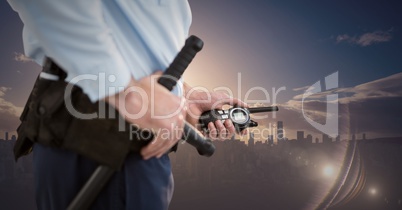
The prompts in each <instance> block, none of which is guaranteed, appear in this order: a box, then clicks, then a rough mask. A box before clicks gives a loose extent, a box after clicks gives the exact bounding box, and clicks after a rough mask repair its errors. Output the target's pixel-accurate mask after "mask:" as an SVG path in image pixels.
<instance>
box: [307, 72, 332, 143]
mask: <svg viewBox="0 0 402 210" xmlns="http://www.w3.org/2000/svg"><path fill="white" fill-rule="evenodd" d="M338 81H339V80H338V72H335V73H333V74H330V75H328V76H326V77H325V83H324V85H325V87H323V88H322V84H321V81H317V82H316V83H314V84H313V85H311V86H310V87H309V88H308V89H307V90H306V91H305V92H304V94H303V98H302V113H303V117H304V118H305V119H306V121H307V122H308V123H310V125H312V126H313V127H314V128H316V129H317V130H319V131H321V132H323V133H324V134H327V135H328V136H331V137H333V138H335V137H336V136H337V135H338V134H339V130H338V112H339V103H338V94H328V95H327V96H326V105H327V106H326V107H327V111H326V113H325V115H326V116H325V123H324V124H321V123H318V122H316V121H314V120H313V119H311V118H310V117H309V116H308V114H307V111H306V110H305V109H304V101H305V99H306V98H308V97H309V96H311V95H313V94H317V93H320V92H324V91H329V90H331V89H334V88H338ZM322 89H324V90H322Z"/></svg>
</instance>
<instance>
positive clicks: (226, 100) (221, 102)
mask: <svg viewBox="0 0 402 210" xmlns="http://www.w3.org/2000/svg"><path fill="white" fill-rule="evenodd" d="M224 105H231V106H240V107H245V108H248V105H247V103H245V102H243V101H241V100H240V99H237V98H232V97H229V96H228V97H227V98H223V99H220V100H218V101H217V102H215V103H214V104H213V109H222V107H223V106H224Z"/></svg>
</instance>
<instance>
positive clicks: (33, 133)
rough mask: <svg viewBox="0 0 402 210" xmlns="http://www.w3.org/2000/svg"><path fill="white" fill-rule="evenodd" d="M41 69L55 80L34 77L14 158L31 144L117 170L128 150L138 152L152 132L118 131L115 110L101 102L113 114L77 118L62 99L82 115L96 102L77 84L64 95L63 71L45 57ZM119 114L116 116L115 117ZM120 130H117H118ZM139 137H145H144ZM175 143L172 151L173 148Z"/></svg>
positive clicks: (95, 108) (93, 110)
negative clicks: (56, 149)
mask: <svg viewBox="0 0 402 210" xmlns="http://www.w3.org/2000/svg"><path fill="white" fill-rule="evenodd" d="M42 72H45V73H48V74H52V75H57V76H58V77H59V80H57V81H52V80H47V79H42V78H40V77H38V78H37V80H36V82H35V85H34V88H33V90H32V92H31V95H30V97H29V99H28V102H27V104H26V105H25V108H24V111H23V113H22V115H21V117H20V120H21V125H20V126H19V128H18V129H17V132H18V139H17V142H16V145H15V147H14V154H15V157H16V159H18V158H19V157H21V156H23V155H26V154H28V153H29V152H30V151H31V149H32V145H33V143H40V144H44V145H47V146H52V147H59V148H64V149H68V150H72V151H74V152H77V153H79V154H81V155H83V156H85V157H88V158H90V159H92V160H95V161H97V162H98V163H100V164H102V165H107V166H109V167H111V168H115V169H118V168H120V166H121V165H122V164H123V162H124V159H125V157H126V155H127V154H128V153H129V152H139V151H140V149H141V148H142V147H143V146H145V145H147V144H148V143H149V141H150V139H152V138H153V135H152V133H147V131H141V132H143V133H141V134H142V135H132V133H130V131H133V130H137V132H140V131H138V130H139V129H133V127H132V126H131V125H130V124H128V123H127V122H126V121H123V123H121V122H122V121H121V120H122V118H120V127H121V125H123V126H124V128H125V129H124V130H125V131H119V117H120V115H119V113H118V112H117V111H116V110H115V109H114V108H112V107H109V106H108V104H107V103H105V108H106V110H113V112H114V113H112V115H110V116H116V117H108V116H106V117H105V118H102V119H101V118H96V119H90V120H85V119H78V118H76V117H74V115H73V114H72V113H70V112H69V111H68V110H67V108H66V106H65V101H66V100H71V102H72V105H73V107H74V110H76V111H77V112H79V113H83V114H90V113H99V103H100V102H96V103H93V102H91V100H90V99H89V97H88V96H87V95H86V94H85V93H83V91H82V89H81V88H79V87H78V86H73V88H72V91H71V95H67V96H66V98H65V96H64V93H65V90H66V87H67V86H68V85H69V84H68V83H67V82H65V81H64V79H65V78H66V77H67V74H66V72H65V71H63V69H61V68H60V67H59V66H58V65H57V64H56V63H54V62H53V61H52V60H51V59H47V60H46V62H45V65H44V66H43V70H42ZM117 116H119V117H117ZM120 130H121V129H120ZM139 137H141V139H139ZM143 137H148V138H146V139H144V138H143ZM176 149H177V144H176V146H175V147H174V148H172V150H173V151H176Z"/></svg>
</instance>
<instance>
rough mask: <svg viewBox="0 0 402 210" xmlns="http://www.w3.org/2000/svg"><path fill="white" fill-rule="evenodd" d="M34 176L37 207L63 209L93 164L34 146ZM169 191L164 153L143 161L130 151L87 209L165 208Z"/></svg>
mask: <svg viewBox="0 0 402 210" xmlns="http://www.w3.org/2000/svg"><path fill="white" fill-rule="evenodd" d="M33 157H34V176H35V191H36V202H37V207H38V210H48V209H54V210H60V209H66V208H67V206H68V205H69V203H70V202H71V201H72V200H73V198H74V197H75V195H76V194H77V193H78V191H79V190H80V189H81V187H82V186H83V185H84V184H85V182H86V181H87V180H88V178H89V177H90V176H91V174H92V172H93V171H94V170H95V169H96V167H97V166H98V164H97V163H95V162H94V161H91V160H89V159H87V158H85V157H83V156H80V155H78V154H76V153H73V152H71V151H67V150H63V149H58V148H50V147H46V146H43V145H40V144H35V145H34V150H33ZM172 194H173V177H172V173H171V166H170V160H169V156H168V155H164V156H162V157H161V158H159V159H158V158H152V159H149V160H146V161H145V160H143V159H142V157H141V156H140V155H139V154H130V155H129V156H128V157H127V159H126V162H125V164H124V167H123V168H122V170H120V171H118V172H117V173H115V174H114V175H113V177H112V179H111V181H110V182H109V183H108V184H107V185H106V187H105V189H104V190H103V191H102V192H101V194H100V195H99V197H98V198H97V199H96V200H95V203H94V204H93V206H92V208H91V209H100V210H101V209H113V210H115V209H127V210H166V209H168V205H169V202H170V200H171V198H172Z"/></svg>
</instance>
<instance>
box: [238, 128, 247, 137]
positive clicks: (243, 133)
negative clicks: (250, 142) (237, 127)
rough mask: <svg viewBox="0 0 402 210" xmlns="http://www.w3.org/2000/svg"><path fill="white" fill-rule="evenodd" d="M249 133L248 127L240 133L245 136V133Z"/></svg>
mask: <svg viewBox="0 0 402 210" xmlns="http://www.w3.org/2000/svg"><path fill="white" fill-rule="evenodd" d="M247 133H248V129H247V128H246V129H244V130H242V131H241V132H240V135H242V136H244V135H247Z"/></svg>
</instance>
